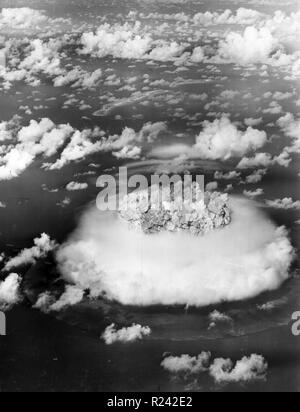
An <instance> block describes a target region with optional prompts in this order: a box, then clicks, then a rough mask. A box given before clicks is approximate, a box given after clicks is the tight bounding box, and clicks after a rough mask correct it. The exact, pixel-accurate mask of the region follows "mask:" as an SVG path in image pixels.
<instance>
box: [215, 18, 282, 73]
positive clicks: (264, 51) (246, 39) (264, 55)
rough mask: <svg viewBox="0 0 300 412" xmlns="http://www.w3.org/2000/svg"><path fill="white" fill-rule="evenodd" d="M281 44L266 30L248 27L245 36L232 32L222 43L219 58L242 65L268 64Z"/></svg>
mask: <svg viewBox="0 0 300 412" xmlns="http://www.w3.org/2000/svg"><path fill="white" fill-rule="evenodd" d="M278 46H279V43H278V40H277V39H276V38H275V37H273V35H272V33H271V32H270V31H269V30H268V29H266V28H262V29H257V28H255V27H252V26H250V27H247V28H246V29H245V31H244V33H243V34H240V33H235V32H231V33H229V34H228V35H227V36H226V39H225V40H223V41H221V42H220V46H219V51H218V54H219V57H220V59H221V60H223V61H225V62H232V63H237V64H241V65H249V64H255V63H266V62H267V61H268V60H269V58H270V57H271V55H272V53H273V52H275V51H276V49H277V48H278Z"/></svg>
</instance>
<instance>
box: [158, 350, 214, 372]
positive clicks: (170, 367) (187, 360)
mask: <svg viewBox="0 0 300 412" xmlns="http://www.w3.org/2000/svg"><path fill="white" fill-rule="evenodd" d="M210 359H211V353H210V352H202V353H200V355H198V356H189V355H182V356H178V357H176V356H169V357H167V358H165V359H164V360H163V361H162V363H161V366H162V367H163V368H164V369H165V370H166V371H168V372H170V373H172V374H179V375H180V374H183V375H198V374H200V373H202V372H206V371H208V370H209V364H210Z"/></svg>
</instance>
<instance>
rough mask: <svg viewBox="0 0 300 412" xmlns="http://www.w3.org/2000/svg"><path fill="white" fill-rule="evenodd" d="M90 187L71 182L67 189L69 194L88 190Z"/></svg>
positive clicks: (85, 184)
mask: <svg viewBox="0 0 300 412" xmlns="http://www.w3.org/2000/svg"><path fill="white" fill-rule="evenodd" d="M88 187H89V185H88V184H87V183H78V182H70V183H68V184H67V186H66V189H67V190H68V191H69V192H74V191H77V190H86V189H87V188H88Z"/></svg>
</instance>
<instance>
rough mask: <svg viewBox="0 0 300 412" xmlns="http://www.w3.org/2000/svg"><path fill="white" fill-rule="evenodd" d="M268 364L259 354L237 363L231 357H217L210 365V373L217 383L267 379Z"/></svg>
mask: <svg viewBox="0 0 300 412" xmlns="http://www.w3.org/2000/svg"><path fill="white" fill-rule="evenodd" d="M267 371H268V364H267V363H266V361H265V359H264V358H263V357H262V356H259V355H255V354H254V355H251V356H250V357H246V356H245V357H244V358H243V359H241V360H240V361H238V362H237V363H236V364H235V365H234V364H233V362H232V360H230V359H215V360H214V362H213V364H212V365H211V366H210V369H209V372H210V375H211V376H212V377H213V378H214V380H215V382H216V383H238V382H251V381H255V380H261V379H265V378H266V375H267Z"/></svg>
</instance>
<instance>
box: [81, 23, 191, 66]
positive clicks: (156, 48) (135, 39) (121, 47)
mask: <svg viewBox="0 0 300 412" xmlns="http://www.w3.org/2000/svg"><path fill="white" fill-rule="evenodd" d="M81 44H82V50H81V51H80V52H81V53H82V54H90V55H92V56H95V57H100V58H103V57H106V56H113V57H116V58H119V59H148V60H155V61H161V62H164V61H169V60H171V61H172V60H174V59H175V58H177V57H179V56H181V54H182V53H183V51H184V49H185V46H184V45H181V44H178V43H176V42H170V43H169V42H167V41H165V40H157V41H154V40H153V38H152V36H151V35H150V34H147V33H144V32H143V31H142V30H141V23H140V22H136V23H135V25H133V26H131V25H129V24H127V23H126V24H124V25H123V26H120V25H109V24H104V25H102V26H100V27H99V28H98V30H97V31H96V33H93V32H89V33H83V35H82V37H81Z"/></svg>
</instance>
